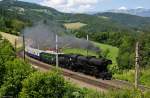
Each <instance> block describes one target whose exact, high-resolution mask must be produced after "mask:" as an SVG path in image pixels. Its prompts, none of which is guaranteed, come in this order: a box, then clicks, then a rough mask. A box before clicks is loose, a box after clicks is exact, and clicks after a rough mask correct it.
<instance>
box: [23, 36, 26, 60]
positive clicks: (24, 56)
mask: <svg viewBox="0 0 150 98" xmlns="http://www.w3.org/2000/svg"><path fill="white" fill-rule="evenodd" d="M23 59H24V61H25V59H26V54H25V36H24V33H23Z"/></svg>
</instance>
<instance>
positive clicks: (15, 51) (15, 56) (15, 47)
mask: <svg viewBox="0 0 150 98" xmlns="http://www.w3.org/2000/svg"><path fill="white" fill-rule="evenodd" d="M16 53H17V39H15V57H16V55H17V54H16Z"/></svg>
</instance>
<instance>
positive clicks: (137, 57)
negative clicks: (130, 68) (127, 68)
mask: <svg viewBox="0 0 150 98" xmlns="http://www.w3.org/2000/svg"><path fill="white" fill-rule="evenodd" d="M135 52H136V53H135V54H136V57H135V88H138V85H139V84H138V83H139V42H137V43H136V48H135Z"/></svg>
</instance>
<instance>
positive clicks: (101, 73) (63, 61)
mask: <svg viewBox="0 0 150 98" xmlns="http://www.w3.org/2000/svg"><path fill="white" fill-rule="evenodd" d="M28 50H29V49H28ZM32 51H33V50H32ZM32 51H31V50H30V51H26V53H27V55H28V56H30V57H32V58H35V59H38V60H40V61H42V62H45V63H48V64H51V65H55V64H56V55H55V53H48V52H45V51H40V50H37V49H34V51H33V52H32ZM58 61H59V66H60V67H62V68H66V69H69V70H72V71H75V72H81V73H84V74H87V75H91V76H95V77H96V78H102V79H106V80H110V79H111V78H112V74H111V72H109V71H108V69H107V66H108V65H109V64H112V61H111V60H108V59H105V58H99V59H98V58H96V57H93V56H88V57H86V56H83V55H77V54H58Z"/></svg>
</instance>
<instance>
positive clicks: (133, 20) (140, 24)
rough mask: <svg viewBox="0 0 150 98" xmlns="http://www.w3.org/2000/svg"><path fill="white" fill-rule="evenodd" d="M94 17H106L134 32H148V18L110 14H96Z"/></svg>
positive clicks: (149, 24) (149, 19)
mask: <svg viewBox="0 0 150 98" xmlns="http://www.w3.org/2000/svg"><path fill="white" fill-rule="evenodd" d="M95 15H96V16H98V17H100V16H101V17H102V16H103V17H107V18H109V19H111V20H113V21H115V22H117V23H119V24H122V25H124V26H127V27H130V28H132V29H134V30H136V31H138V30H139V31H144V32H148V31H149V28H150V17H141V16H136V15H130V14H123V13H112V12H105V13H98V14H95Z"/></svg>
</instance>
